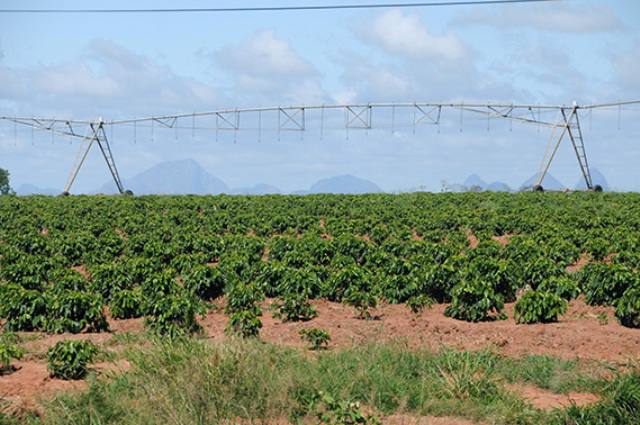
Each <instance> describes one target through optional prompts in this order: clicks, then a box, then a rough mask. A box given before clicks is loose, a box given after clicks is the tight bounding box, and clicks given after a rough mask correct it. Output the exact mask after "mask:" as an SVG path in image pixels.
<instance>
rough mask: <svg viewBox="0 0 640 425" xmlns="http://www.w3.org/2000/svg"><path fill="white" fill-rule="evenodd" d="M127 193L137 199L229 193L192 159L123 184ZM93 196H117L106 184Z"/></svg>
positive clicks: (171, 163) (165, 165) (163, 165)
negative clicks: (152, 196)
mask: <svg viewBox="0 0 640 425" xmlns="http://www.w3.org/2000/svg"><path fill="white" fill-rule="evenodd" d="M123 184H124V187H125V189H127V190H131V191H133V193H134V194H136V195H152V194H158V195H160V194H166V195H185V194H193V195H208V194H220V193H230V190H229V187H228V186H227V185H226V184H225V183H224V182H223V181H222V180H220V179H219V178H217V177H215V176H212V175H211V174H209V173H208V172H207V171H206V170H205V169H204V168H202V167H201V166H200V164H198V163H197V162H196V161H194V160H193V159H185V160H181V161H167V162H162V163H160V164H157V165H155V166H153V167H151V168H149V169H148V170H146V171H143V172H142V173H140V174H138V175H136V176H134V177H132V178H130V179H126V180H124V181H123ZM96 192H98V193H116V192H117V189H116V185H115V183H113V182H108V183H105V184H104V185H103V186H102V187H101V188H100V189H98V190H97V191H96Z"/></svg>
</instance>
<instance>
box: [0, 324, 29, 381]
mask: <svg viewBox="0 0 640 425" xmlns="http://www.w3.org/2000/svg"><path fill="white" fill-rule="evenodd" d="M18 341H19V339H18V337H17V336H16V335H15V334H7V333H4V334H0V375H1V374H2V372H3V371H6V370H9V369H10V368H11V360H14V359H15V360H20V359H21V358H22V355H23V354H24V350H23V349H21V348H20V347H18V346H17V345H16V344H17V343H18Z"/></svg>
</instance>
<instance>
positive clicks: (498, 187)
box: [486, 182, 511, 192]
mask: <svg viewBox="0 0 640 425" xmlns="http://www.w3.org/2000/svg"><path fill="white" fill-rule="evenodd" d="M486 191H487V192H511V188H510V187H509V185H508V184H506V183H503V182H493V183H491V184H490V185H489V186H487V188H486Z"/></svg>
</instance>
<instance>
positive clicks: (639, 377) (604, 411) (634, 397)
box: [553, 370, 640, 425]
mask: <svg viewBox="0 0 640 425" xmlns="http://www.w3.org/2000/svg"><path fill="white" fill-rule="evenodd" d="M603 394H604V395H605V396H604V398H603V399H602V400H601V401H599V402H598V403H596V404H593V405H587V406H583V407H578V406H575V405H573V406H570V407H569V408H568V409H567V410H566V412H562V413H560V414H558V417H557V418H556V420H555V421H554V422H553V424H554V425H555V424H557V425H636V424H638V423H640V372H638V371H637V370H634V371H632V372H631V373H629V374H626V375H622V376H619V377H618V378H616V379H615V380H614V381H613V382H611V383H610V384H609V385H607V388H605V389H604V391H603Z"/></svg>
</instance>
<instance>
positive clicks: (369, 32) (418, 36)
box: [363, 10, 467, 61]
mask: <svg viewBox="0 0 640 425" xmlns="http://www.w3.org/2000/svg"><path fill="white" fill-rule="evenodd" d="M363 35H364V36H365V38H366V39H367V40H368V41H370V42H373V43H375V44H377V45H379V46H380V47H382V48H383V49H384V50H385V51H386V52H388V53H390V54H394V55H399V56H403V57H409V58H412V59H435V60H442V59H443V60H450V61H453V60H458V59H461V58H463V57H464V56H465V55H466V53H467V52H466V50H467V49H466V47H465V45H464V43H463V42H462V41H461V40H460V39H459V38H458V37H457V36H456V35H454V34H451V33H448V34H442V35H437V34H432V33H431V32H429V30H428V28H427V27H426V26H425V25H424V24H423V23H422V22H421V21H420V18H419V17H418V15H409V14H404V13H402V12H401V11H399V10H390V11H388V12H386V13H383V14H381V15H379V16H378V17H377V18H376V19H375V20H374V21H373V23H372V24H371V25H370V26H369V27H367V28H366V29H365V30H364V31H363Z"/></svg>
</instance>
